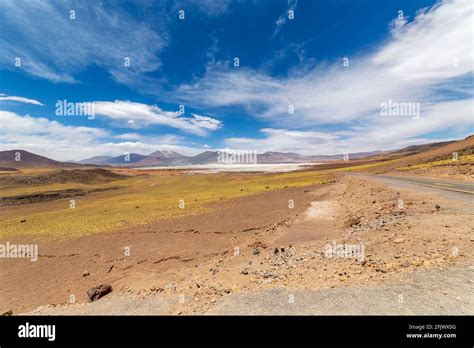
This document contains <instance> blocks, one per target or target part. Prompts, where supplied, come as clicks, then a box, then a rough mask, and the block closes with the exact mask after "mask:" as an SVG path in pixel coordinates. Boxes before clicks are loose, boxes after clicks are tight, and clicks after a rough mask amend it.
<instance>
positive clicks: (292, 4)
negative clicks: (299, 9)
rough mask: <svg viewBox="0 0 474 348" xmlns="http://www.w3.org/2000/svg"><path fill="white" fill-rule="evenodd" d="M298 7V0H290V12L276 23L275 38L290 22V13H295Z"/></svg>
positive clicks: (287, 11)
mask: <svg viewBox="0 0 474 348" xmlns="http://www.w3.org/2000/svg"><path fill="white" fill-rule="evenodd" d="M297 5H298V0H288V10H286V12H285V13H284V14H282V15H281V16H280V17H278V19H277V20H276V22H275V30H274V31H273V36H277V35H278V34H279V33H280V31H281V29H282V27H283V26H284V25H285V24H286V23H287V22H288V20H289V13H290V11H295V10H296V6H297Z"/></svg>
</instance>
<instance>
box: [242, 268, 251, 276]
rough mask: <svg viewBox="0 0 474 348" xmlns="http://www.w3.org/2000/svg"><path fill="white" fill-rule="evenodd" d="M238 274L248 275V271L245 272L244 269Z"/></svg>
mask: <svg viewBox="0 0 474 348" xmlns="http://www.w3.org/2000/svg"><path fill="white" fill-rule="evenodd" d="M240 274H243V275H248V274H249V271H247V270H246V269H244V270H243V271H242V272H240Z"/></svg>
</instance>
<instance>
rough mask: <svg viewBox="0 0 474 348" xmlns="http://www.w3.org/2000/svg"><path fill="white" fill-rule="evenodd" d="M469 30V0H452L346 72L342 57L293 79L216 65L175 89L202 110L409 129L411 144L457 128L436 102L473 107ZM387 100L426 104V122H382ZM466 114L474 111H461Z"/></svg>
mask: <svg viewBox="0 0 474 348" xmlns="http://www.w3.org/2000/svg"><path fill="white" fill-rule="evenodd" d="M471 27H472V4H471V2H470V0H451V1H448V0H447V1H443V2H441V3H439V4H438V5H436V6H434V7H433V8H431V9H425V10H423V11H420V12H419V13H418V15H417V16H416V17H415V18H414V19H413V20H412V21H411V22H404V23H400V25H397V26H393V27H392V32H391V36H390V37H389V38H388V39H387V40H386V41H385V42H384V43H382V44H381V45H380V46H379V47H378V48H377V49H375V50H374V51H372V52H370V53H364V54H359V55H358V56H354V57H349V66H347V67H344V66H343V60H342V57H341V60H340V61H338V62H334V63H324V64H319V65H317V66H314V67H313V68H311V69H309V70H308V69H307V67H306V66H301V68H300V69H301V70H300V71H298V69H293V70H292V71H291V72H290V74H289V75H288V76H286V77H282V78H276V77H272V76H270V75H268V74H266V73H264V72H262V71H257V70H252V69H245V68H234V69H229V68H225V67H223V65H222V64H215V68H214V69H208V70H207V72H206V75H205V76H204V77H203V78H202V79H198V80H196V81H195V83H191V84H187V85H182V86H180V87H179V88H178V89H177V91H175V92H176V93H177V95H179V96H181V98H183V100H185V101H188V102H193V103H195V104H197V105H199V106H202V107H216V108H217V107H228V106H240V107H243V108H245V109H246V110H247V111H248V112H251V113H253V114H254V115H256V117H259V118H262V119H264V120H267V121H271V122H272V123H273V125H274V126H279V127H284V128H288V129H304V128H308V127H310V128H315V127H324V126H331V127H335V126H336V127H337V128H339V129H343V130H345V131H346V132H348V133H351V132H362V131H363V130H364V129H367V128H370V127H380V126H381V125H383V126H384V127H387V126H390V127H398V126H397V125H403V126H402V127H406V128H407V129H411V131H410V132H406V133H404V132H401V133H399V134H398V140H399V141H405V140H408V137H417V136H421V135H423V134H426V132H435V131H438V130H443V129H450V128H453V127H457V126H459V124H457V123H454V122H453V118H452V117H453V116H452V115H453V114H454V113H457V110H456V109H453V110H450V112H449V113H446V114H445V115H444V116H443V115H438V114H435V113H434V110H437V105H438V104H440V103H444V102H446V101H447V100H450V99H453V98H454V99H461V100H463V103H461V104H448V105H451V107H453V108H454V107H461V106H467V107H468V106H469V105H471V107H472V100H473V89H474V87H473V86H472V74H473V62H474V57H473V50H472V49H471V46H472V42H471V41H472V32H471ZM466 81H467V83H466ZM469 81H471V82H469ZM229 86H232V87H231V88H229ZM388 100H393V101H396V102H415V103H420V104H421V120H419V122H417V121H415V120H413V119H410V118H407V117H398V118H391V119H387V118H383V117H382V116H381V114H380V105H381V104H382V103H384V102H387V101H388ZM443 105H444V104H443ZM290 106H291V107H294V113H293V114H292V113H289V109H290ZM440 106H441V104H440ZM465 110H469V109H468V108H467V109H466V108H462V110H460V112H461V113H462V112H464V111H465ZM471 116H472V113H471ZM460 117H461V118H460V120H462V122H464V125H467V126H469V125H472V118H471V119H469V118H466V115H465V114H462V115H460ZM433 120H436V122H432V121H433ZM460 122H461V121H460ZM426 125H430V127H428V126H426ZM382 129H383V128H379V132H382ZM351 134H352V133H351ZM361 136H363V137H364V138H365V140H367V139H370V137H366V136H365V135H363V133H361ZM402 137H406V138H405V139H402ZM383 141H385V145H389V144H390V142H393V138H389V137H382V139H381V142H383ZM380 145H381V146H382V145H383V144H380Z"/></svg>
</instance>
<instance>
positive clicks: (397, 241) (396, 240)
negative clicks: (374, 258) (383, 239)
mask: <svg viewBox="0 0 474 348" xmlns="http://www.w3.org/2000/svg"><path fill="white" fill-rule="evenodd" d="M404 240H405V239H403V238H397V239H395V240H394V241H393V242H394V243H395V244H399V243H402V242H403V241H404Z"/></svg>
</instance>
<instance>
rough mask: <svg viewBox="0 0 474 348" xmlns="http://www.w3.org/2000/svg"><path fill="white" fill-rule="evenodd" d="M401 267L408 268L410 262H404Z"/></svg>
mask: <svg viewBox="0 0 474 348" xmlns="http://www.w3.org/2000/svg"><path fill="white" fill-rule="evenodd" d="M402 267H405V268H406V267H410V262H408V261H405V262H404V263H402Z"/></svg>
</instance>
